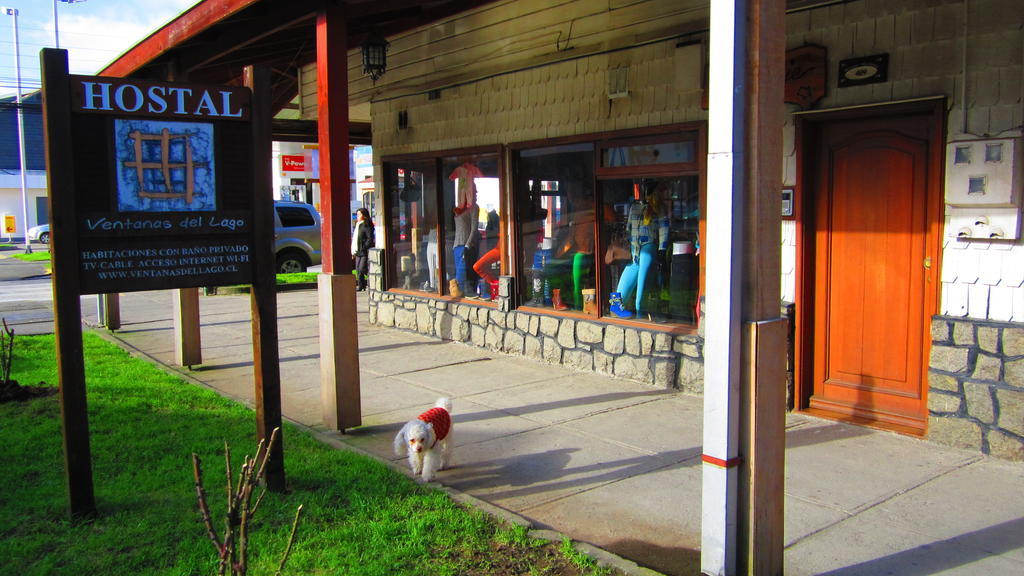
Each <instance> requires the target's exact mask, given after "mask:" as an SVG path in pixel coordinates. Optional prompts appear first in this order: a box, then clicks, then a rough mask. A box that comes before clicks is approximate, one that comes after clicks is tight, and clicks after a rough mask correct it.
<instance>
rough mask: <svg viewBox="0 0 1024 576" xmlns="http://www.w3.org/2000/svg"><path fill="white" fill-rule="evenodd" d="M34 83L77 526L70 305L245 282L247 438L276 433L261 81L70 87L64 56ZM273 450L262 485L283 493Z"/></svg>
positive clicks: (80, 403) (79, 425) (79, 456)
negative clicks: (253, 398) (250, 357)
mask: <svg viewBox="0 0 1024 576" xmlns="http://www.w3.org/2000/svg"><path fill="white" fill-rule="evenodd" d="M42 72H43V102H44V105H43V113H44V122H45V127H46V128H45V130H46V161H47V172H48V174H49V198H50V226H51V230H52V232H53V233H52V234H51V238H52V239H53V240H52V243H51V250H52V254H53V288H54V326H55V333H56V339H57V362H58V373H59V378H60V398H61V416H62V425H63V432H64V456H65V462H66V466H67V480H68V491H69V502H70V510H71V515H72V517H74V518H77V517H83V516H91V515H94V514H95V511H96V508H95V502H94V498H93V487H92V465H91V455H90V447H89V427H88V418H87V412H86V394H85V370H84V361H83V354H82V328H81V308H80V303H79V296H80V295H83V294H106V293H119V292H132V291H141V290H158V289H159V290H163V289H168V288H193V287H199V286H225V285H234V284H249V283H251V284H253V285H254V291H253V326H254V328H253V329H254V343H253V345H254V351H255V354H256V356H257V358H256V385H257V398H258V407H257V416H258V419H259V422H258V425H257V429H258V432H259V434H260V437H261V438H262V437H264V436H268V435H269V434H270V432H271V431H272V430H273V428H275V427H278V426H280V423H281V409H280V403H281V400H280V375H279V370H280V367H279V365H278V362H277V359H278V357H277V316H276V296H275V294H274V293H273V290H272V288H273V273H274V271H273V264H272V262H273V248H272V241H273V213H272V210H273V198H272V192H271V186H270V181H269V174H270V140H269V138H270V127H269V125H270V112H269V106H268V104H267V102H268V99H267V98H266V96H263V95H264V94H265V93H266V92H267V90H268V88H267V87H268V86H269V83H268V82H267V79H266V76H265V74H261V73H255V74H254V73H251V72H250V74H249V77H250V78H254V79H255V81H254V82H251V83H250V84H249V85H248V86H247V87H237V86H197V85H187V84H178V83H169V82H152V81H143V80H134V79H125V78H108V77H97V76H72V75H69V74H68V65H67V52H66V51H64V50H54V49H44V50H43V52H42ZM267 222H270V224H269V226H268V224H267ZM268 286H269V287H270V290H268V289H267V287H268ZM264 386H267V387H266V389H264V388H263V387H264ZM277 446H278V448H280V446H281V443H278V444H277ZM275 452H276V453H275V454H274V455H273V458H272V461H271V463H270V464H268V469H269V470H271V473H268V484H269V485H270V486H271V488H273V489H278V490H283V489H284V466H283V461H282V460H281V456H282V454H283V452H281V451H280V449H279V450H277V451H275ZM271 476H273V478H271Z"/></svg>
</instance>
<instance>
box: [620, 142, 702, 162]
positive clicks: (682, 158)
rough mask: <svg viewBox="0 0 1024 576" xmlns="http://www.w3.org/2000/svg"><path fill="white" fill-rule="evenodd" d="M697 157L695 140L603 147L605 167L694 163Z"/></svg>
mask: <svg viewBox="0 0 1024 576" xmlns="http://www.w3.org/2000/svg"><path fill="white" fill-rule="evenodd" d="M696 158H697V145H696V142H694V141H693V140H681V141H669V142H642V143H630V144H614V145H609V146H606V147H604V148H602V149H601V166H602V167H604V168H627V167H632V166H655V165H661V164H692V163H693V162H695V161H696Z"/></svg>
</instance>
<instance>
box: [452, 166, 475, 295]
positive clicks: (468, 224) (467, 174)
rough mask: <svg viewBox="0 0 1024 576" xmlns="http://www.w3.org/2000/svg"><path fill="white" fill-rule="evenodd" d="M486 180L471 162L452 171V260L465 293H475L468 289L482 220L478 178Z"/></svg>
mask: <svg viewBox="0 0 1024 576" xmlns="http://www.w3.org/2000/svg"><path fill="white" fill-rule="evenodd" d="M480 177H483V172H481V171H480V169H479V168H477V167H476V165H474V164H473V163H471V162H465V163H463V164H461V165H460V166H459V167H458V168H456V169H455V170H453V171H452V173H451V174H450V175H449V176H448V179H449V180H452V181H454V182H455V208H453V209H452V212H453V213H454V215H455V239H454V244H453V246H452V257H453V258H454V260H455V262H454V264H455V281H456V282H457V283H458V285H459V288H460V289H461V291H462V292H463V293H465V292H471V291H472V289H471V287H470V286H468V285H467V282H466V280H467V278H466V268H467V259H469V258H472V260H474V261H475V260H476V256H475V251H476V243H477V240H478V238H479V237H480V233H479V232H478V230H477V223H478V222H479V220H480V209H479V207H478V206H477V205H476V183H475V182H474V179H475V178H480Z"/></svg>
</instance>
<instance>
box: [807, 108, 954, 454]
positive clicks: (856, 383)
mask: <svg viewBox="0 0 1024 576" xmlns="http://www.w3.org/2000/svg"><path fill="white" fill-rule="evenodd" d="M933 132H934V126H933V123H932V122H931V121H930V119H929V117H928V116H911V117H895V118H884V119H873V120H872V119H863V118H861V119H853V120H840V121H833V122H825V123H821V124H818V125H817V126H816V127H815V129H814V130H813V135H812V137H811V138H809V140H808V142H813V143H814V144H815V152H813V153H810V152H808V154H809V155H810V156H811V157H812V158H813V168H812V169H813V172H812V173H811V174H809V176H810V180H811V184H812V185H811V189H810V190H809V195H810V198H809V202H810V203H811V205H812V207H813V211H812V212H811V214H812V215H813V216H812V217H813V222H812V223H811V227H812V232H813V234H812V237H813V241H812V242H811V244H812V246H811V249H810V253H809V256H810V261H809V262H808V264H810V265H811V267H812V272H811V274H810V277H809V279H810V280H812V281H813V284H812V285H811V286H808V287H807V290H805V293H806V294H808V295H813V296H812V298H811V299H810V300H809V302H810V304H811V306H810V307H811V308H812V309H811V310H810V311H808V312H807V313H808V314H809V315H810V322H811V324H812V326H813V328H812V330H811V334H812V341H813V344H812V347H811V348H812V358H813V360H812V364H813V369H812V370H811V372H812V374H811V375H810V376H811V378H812V380H813V382H812V385H811V387H810V388H811V390H810V392H811V393H810V396H809V399H808V400H809V401H808V402H807V403H806V406H807V407H808V408H809V410H810V411H813V412H818V413H820V414H822V415H824V416H827V417H834V418H840V419H846V420H851V421H856V422H861V423H866V424H871V425H876V426H879V427H884V428H890V429H895V430H900V431H903V432H910V433H916V434H921V433H923V432H924V428H925V424H926V422H927V404H926V396H925V389H926V370H927V356H926V354H927V350H928V342H927V340H926V335H927V334H928V333H929V331H928V329H927V328H928V325H929V322H930V315H931V313H932V311H933V310H934V305H935V298H934V296H933V293H934V270H933V269H932V266H931V262H932V261H933V260H934V259H935V254H934V253H933V252H934V250H931V249H930V248H929V247H930V243H931V242H932V235H933V234H934V230H933V227H932V225H931V220H932V219H934V218H935V215H934V214H933V212H934V208H931V209H930V208H929V206H930V205H934V202H932V201H931V198H932V196H933V195H934V194H935V190H933V188H934V186H935V182H933V181H932V180H934V179H935V176H934V174H933V172H934V170H933V166H931V165H930V163H934V160H933V156H934V154H933V152H934V149H935V146H936V143H935V142H934V141H933V136H934V134H933ZM805 150H806V148H805Z"/></svg>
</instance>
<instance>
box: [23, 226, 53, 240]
mask: <svg viewBox="0 0 1024 576" xmlns="http://www.w3.org/2000/svg"><path fill="white" fill-rule="evenodd" d="M28 239H29V240H31V241H32V242H42V243H43V244H49V243H50V225H49V224H41V225H39V226H33V227H31V228H29V229H28Z"/></svg>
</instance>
